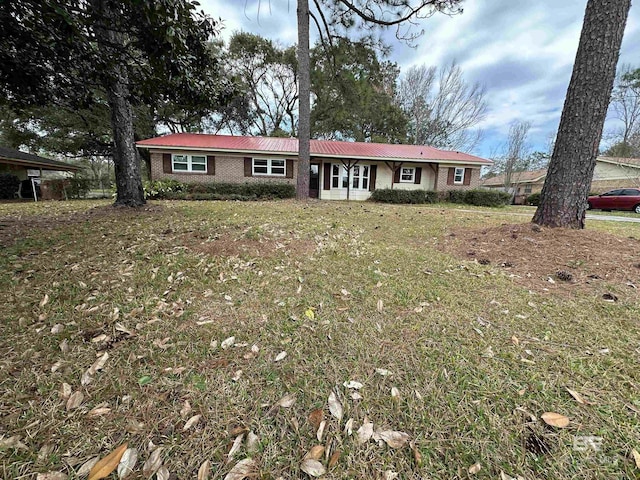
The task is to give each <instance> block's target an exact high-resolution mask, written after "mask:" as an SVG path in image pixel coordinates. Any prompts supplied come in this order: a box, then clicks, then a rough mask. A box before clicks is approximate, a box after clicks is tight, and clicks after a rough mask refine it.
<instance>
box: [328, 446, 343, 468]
mask: <svg viewBox="0 0 640 480" xmlns="http://www.w3.org/2000/svg"><path fill="white" fill-rule="evenodd" d="M340 455H342V452H341V451H340V450H336V451H335V452H333V455H331V458H330V459H329V468H333V467H335V466H336V463H338V460H340Z"/></svg>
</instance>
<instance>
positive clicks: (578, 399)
mask: <svg viewBox="0 0 640 480" xmlns="http://www.w3.org/2000/svg"><path fill="white" fill-rule="evenodd" d="M567 392H569V395H571V396H572V397H573V398H574V400H575V401H576V402H578V403H579V404H580V405H591V402H589V401H588V400H585V399H584V397H583V396H582V395H580V394H579V393H578V392H576V391H575V390H571V389H570V388H568V387H567Z"/></svg>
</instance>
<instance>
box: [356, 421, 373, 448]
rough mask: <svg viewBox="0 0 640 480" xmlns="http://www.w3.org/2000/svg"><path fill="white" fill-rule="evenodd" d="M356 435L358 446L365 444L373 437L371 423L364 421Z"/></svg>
mask: <svg viewBox="0 0 640 480" xmlns="http://www.w3.org/2000/svg"><path fill="white" fill-rule="evenodd" d="M356 433H357V435H358V444H359V445H362V444H363V443H367V442H368V441H369V440H370V439H371V437H372V436H373V423H371V422H367V421H366V419H365V423H364V424H363V425H362V426H361V427H360V428H359V429H358V431H357V432H356Z"/></svg>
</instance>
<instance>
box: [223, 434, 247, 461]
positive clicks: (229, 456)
mask: <svg viewBox="0 0 640 480" xmlns="http://www.w3.org/2000/svg"><path fill="white" fill-rule="evenodd" d="M243 439H244V433H241V434H240V435H238V436H237V437H236V439H235V440H234V441H233V445H231V448H230V449H229V453H228V454H227V463H231V461H233V456H234V455H235V454H236V453H238V450H240V446H241V445H242V440H243Z"/></svg>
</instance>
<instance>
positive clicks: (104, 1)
mask: <svg viewBox="0 0 640 480" xmlns="http://www.w3.org/2000/svg"><path fill="white" fill-rule="evenodd" d="M91 5H92V7H93V10H94V13H95V14H96V17H97V19H96V26H95V27H96V28H95V35H96V39H97V41H98V45H99V47H100V51H101V52H102V55H103V56H104V57H105V62H106V65H108V66H109V71H108V72H107V75H105V76H104V79H103V82H104V87H105V90H106V92H107V101H108V103H109V108H110V109H111V127H112V129H113V164H114V170H115V177H116V201H115V203H114V205H116V206H128V207H139V206H141V205H144V204H145V199H144V190H143V188H142V177H141V176H140V160H139V158H138V152H137V150H136V144H135V136H134V130H133V109H132V107H131V99H130V92H129V75H128V73H127V69H126V68H125V66H124V65H122V64H120V63H119V61H118V59H119V55H117V53H116V52H115V48H114V47H115V46H123V45H124V38H123V35H122V33H120V32H116V31H114V30H112V29H111V28H110V26H111V25H112V24H113V22H111V21H110V19H112V18H115V17H116V16H117V15H118V11H117V8H118V2H116V1H113V0H92V1H91Z"/></svg>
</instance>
